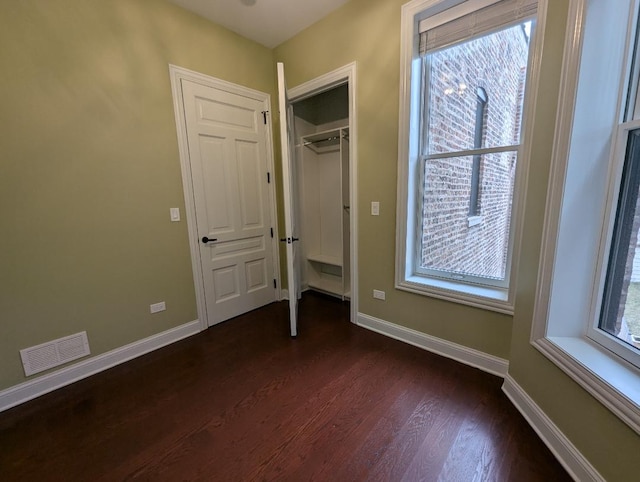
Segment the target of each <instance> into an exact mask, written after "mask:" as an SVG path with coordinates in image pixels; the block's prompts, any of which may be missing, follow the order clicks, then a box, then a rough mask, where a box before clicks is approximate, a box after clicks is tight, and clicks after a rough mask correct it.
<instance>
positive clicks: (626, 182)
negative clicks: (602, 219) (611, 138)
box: [586, 120, 640, 368]
mask: <svg viewBox="0 0 640 482" xmlns="http://www.w3.org/2000/svg"><path fill="white" fill-rule="evenodd" d="M617 139H618V141H617V146H616V149H615V155H614V160H615V161H614V163H615V164H617V166H618V167H617V168H616V167H615V166H614V167H613V169H614V170H617V171H618V175H614V176H612V177H611V180H610V183H611V184H610V189H611V190H612V191H613V192H612V195H613V198H614V199H617V200H618V202H615V203H613V207H612V209H611V210H610V216H611V221H610V224H613V228H612V229H611V228H610V231H607V230H605V232H604V233H603V236H604V237H605V239H603V242H607V243H608V247H607V248H606V249H607V252H608V253H609V257H608V258H607V257H606V256H605V257H604V258H603V260H602V264H603V265H604V271H605V276H604V280H603V281H602V285H601V286H602V288H601V289H600V294H599V295H598V299H599V307H597V308H596V310H594V311H595V312H597V313H599V316H593V318H592V322H591V323H590V324H588V327H587V332H586V336H587V338H589V339H590V340H592V341H594V342H595V343H597V344H599V345H601V346H602V347H604V348H606V349H608V350H610V351H611V352H613V353H615V354H616V355H618V356H619V357H620V358H622V359H624V360H625V361H627V362H628V363H631V364H632V365H635V367H637V368H640V350H638V349H637V348H635V347H633V346H630V345H629V344H628V343H626V342H624V341H622V340H620V339H619V338H618V337H617V336H615V335H612V334H610V333H609V332H607V331H606V330H605V329H603V328H600V326H601V325H602V324H603V322H605V323H606V320H605V318H607V317H610V316H611V313H612V311H613V304H619V299H620V298H619V293H618V294H617V295H616V292H615V291H614V289H616V291H617V288H614V287H613V286H612V285H613V283H612V280H614V279H615V278H619V269H620V264H621V261H620V260H619V259H618V258H619V257H620V256H624V258H625V260H624V261H622V263H625V264H626V253H622V252H621V251H620V250H618V248H619V244H620V242H621V241H622V240H623V239H622V233H621V229H620V223H621V221H622V220H623V218H625V217H628V216H629V212H628V209H634V208H635V205H634V206H628V203H629V197H630V190H631V189H637V186H631V185H630V184H631V183H632V181H633V179H632V178H634V177H636V178H637V176H639V175H640V172H638V171H639V170H640V159H636V160H635V162H632V161H630V160H628V157H629V156H628V154H629V151H630V150H631V149H632V148H633V149H639V148H640V145H639V144H640V121H638V120H634V121H629V122H626V123H623V124H620V126H619V127H618V134H617ZM632 144H635V145H634V146H633V147H632ZM630 171H631V172H630ZM633 171H635V172H633ZM637 180H638V179H636V181H637ZM625 211H626V212H625ZM622 269H623V270H624V267H622Z"/></svg>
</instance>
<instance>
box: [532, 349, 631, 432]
mask: <svg viewBox="0 0 640 482" xmlns="http://www.w3.org/2000/svg"><path fill="white" fill-rule="evenodd" d="M532 344H533V346H535V347H536V348H537V349H538V350H540V352H542V354H543V355H545V356H546V357H547V358H549V359H550V360H551V361H552V362H554V363H555V364H556V365H557V366H558V367H559V368H560V369H561V370H562V371H564V372H565V373H566V374H567V375H569V376H570V377H571V378H572V379H573V380H575V381H576V382H577V383H578V384H579V385H580V386H582V387H583V388H584V389H585V390H587V391H588V392H589V393H590V394H591V395H593V396H594V397H595V398H596V399H597V400H598V401H600V403H602V404H604V405H605V406H606V407H607V408H608V409H609V410H611V411H612V412H613V413H615V414H616V415H617V416H618V417H620V418H621V419H622V420H623V421H624V422H625V423H626V424H627V425H629V426H630V427H631V428H632V429H633V430H635V431H636V433H638V434H640V372H639V371H638V370H635V369H633V368H631V367H630V366H629V365H628V364H627V363H625V362H623V361H622V360H621V359H619V358H618V357H617V356H615V355H613V354H612V353H609V352H608V351H607V350H605V349H603V348H600V347H597V346H596V345H594V344H592V343H590V342H589V341H587V340H586V339H584V338H579V337H547V338H541V339H538V340H534V341H532Z"/></svg>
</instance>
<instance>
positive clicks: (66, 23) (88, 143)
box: [0, 0, 275, 390]
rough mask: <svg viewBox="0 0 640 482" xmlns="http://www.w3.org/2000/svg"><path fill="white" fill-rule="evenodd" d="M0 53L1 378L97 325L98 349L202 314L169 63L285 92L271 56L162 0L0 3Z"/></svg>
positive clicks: (2, 381) (15, 377)
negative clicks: (162, 304) (46, 345)
mask: <svg viewBox="0 0 640 482" xmlns="http://www.w3.org/2000/svg"><path fill="white" fill-rule="evenodd" d="M0 62H1V63H2V71H1V72H0V104H1V105H2V109H0V138H1V139H2V140H1V142H0V146H1V149H2V157H1V159H0V232H2V242H1V245H2V253H1V254H0V272H1V273H2V276H1V277H0V390H1V389H3V388H7V387H10V386H13V385H15V384H17V383H20V382H22V381H24V375H23V370H22V365H21V362H20V356H19V353H18V350H19V349H21V348H26V347H29V346H33V345H36V344H39V343H42V342H45V341H48V340H51V339H54V338H58V337H61V336H66V335H70V334H73V333H76V332H78V331H82V330H86V331H87V333H88V337H89V342H90V346H91V350H92V355H98V354H101V353H104V352H106V351H109V350H112V349H114V348H117V347H121V346H123V345H125V344H128V343H131V342H134V341H137V340H140V339H142V338H145V337H148V336H151V335H153V334H156V333H159V332H162V331H165V330H167V329H169V328H172V327H175V326H178V325H181V324H184V323H188V322H190V321H193V320H195V319H197V310H196V304H195V293H194V284H193V275H192V272H191V260H190V253H189V244H188V236H187V226H186V220H185V219H186V217H185V208H184V196H183V190H182V180H181V172H180V160H179V155H178V146H177V136H176V127H175V120H174V119H175V118H174V112H173V100H172V96H171V87H170V79H169V64H170V63H171V64H175V65H179V66H181V67H185V68H188V69H192V70H195V71H198V72H202V73H205V74H208V75H211V76H214V77H217V78H221V79H224V80H227V81H230V82H234V83H237V84H242V85H246V86H248V87H251V88H254V89H257V90H260V91H263V92H267V93H269V94H272V98H274V99H275V96H274V95H273V94H274V86H275V84H274V80H273V79H274V71H275V68H274V62H273V53H272V51H271V50H270V49H267V48H265V47H262V46H260V45H259V44H257V43H255V42H252V41H249V40H247V39H245V38H242V37H240V36H238V35H236V34H234V33H231V32H230V31H228V30H226V29H223V28H221V27H219V26H217V25H215V24H213V23H211V22H208V21H206V20H204V19H202V18H200V17H198V16H196V15H193V14H190V13H188V12H186V11H185V10H183V9H180V8H178V7H176V6H174V5H172V4H169V3H167V2H164V1H156V0H109V1H108V2H104V1H101V0H56V1H49V0H25V1H20V2H2V3H1V4H0ZM170 207H179V208H180V210H181V213H182V219H183V221H181V222H179V223H171V222H170V221H169V208H170ZM161 300H164V301H166V304H167V310H166V311H165V312H162V313H158V314H155V315H151V314H150V313H149V304H151V303H155V302H158V301H161Z"/></svg>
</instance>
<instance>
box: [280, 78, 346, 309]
mask: <svg viewBox="0 0 640 482" xmlns="http://www.w3.org/2000/svg"><path fill="white" fill-rule="evenodd" d="M349 106H350V104H349V85H348V83H343V84H341V85H338V86H334V87H332V88H330V89H328V90H324V91H322V92H320V93H317V94H314V95H312V96H310V97H305V98H303V99H301V100H298V101H296V100H295V99H294V100H293V101H292V107H293V114H294V126H293V131H294V140H295V163H296V184H297V198H298V199H297V205H298V210H297V214H298V223H299V226H300V234H301V236H300V243H301V245H300V251H301V256H300V266H299V268H300V280H301V288H302V291H303V292H304V291H307V290H313V291H317V292H320V293H324V294H327V295H331V296H334V297H337V298H339V299H341V300H343V301H350V300H351V289H352V278H351V256H352V253H351V226H352V220H351V202H350V199H351V182H350V181H351V180H350V172H351V169H350V156H349V153H350V149H349V129H350V122H349V121H350V119H349ZM352 321H354V320H352Z"/></svg>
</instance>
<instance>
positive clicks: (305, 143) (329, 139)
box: [302, 136, 349, 146]
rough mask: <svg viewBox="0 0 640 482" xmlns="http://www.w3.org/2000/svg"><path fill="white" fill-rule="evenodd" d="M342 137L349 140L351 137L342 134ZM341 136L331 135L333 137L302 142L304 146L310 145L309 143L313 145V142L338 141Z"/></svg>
mask: <svg viewBox="0 0 640 482" xmlns="http://www.w3.org/2000/svg"><path fill="white" fill-rule="evenodd" d="M342 137H343V138H345V139H347V140H348V139H349V138H348V137H347V136H342ZM340 138H341V136H331V137H326V138H324V139H316V140H314V141H304V142H303V143H302V145H303V146H308V145H311V144H317V143H318V142H327V141H336V140H338V139H340Z"/></svg>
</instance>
